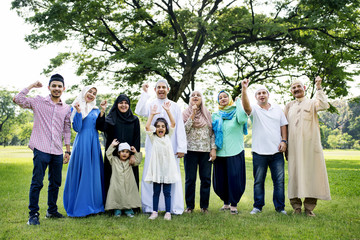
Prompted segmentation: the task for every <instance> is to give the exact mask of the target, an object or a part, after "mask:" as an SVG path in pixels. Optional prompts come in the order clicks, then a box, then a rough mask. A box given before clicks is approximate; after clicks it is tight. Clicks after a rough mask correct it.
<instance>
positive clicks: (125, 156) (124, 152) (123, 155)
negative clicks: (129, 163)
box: [118, 149, 130, 161]
mask: <svg viewBox="0 0 360 240" xmlns="http://www.w3.org/2000/svg"><path fill="white" fill-rule="evenodd" d="M118 154H119V158H120V159H121V160H123V161H125V160H127V159H128V158H129V157H130V151H129V150H127V149H124V150H121V151H120V152H118Z"/></svg>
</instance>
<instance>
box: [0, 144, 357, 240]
mask: <svg viewBox="0 0 360 240" xmlns="http://www.w3.org/2000/svg"><path fill="white" fill-rule="evenodd" d="M325 158H326V164H327V169H328V175H329V182H330V190H331V196H332V200H331V201H319V202H318V206H317V207H316V208H315V211H314V212H315V213H316V215H317V216H316V217H315V218H309V217H306V216H293V215H291V212H292V210H291V207H290V204H289V201H288V199H286V203H285V204H286V207H285V210H286V211H287V212H288V213H289V215H288V216H284V215H280V214H278V213H276V212H275V210H274V207H273V204H272V182H271V176H270V173H268V176H267V180H266V199H265V203H266V205H265V207H264V208H263V212H262V213H260V214H257V215H255V216H253V215H250V214H249V212H250V211H251V209H252V204H253V182H254V181H253V177H252V162H251V155H250V150H249V149H246V168H247V172H246V174H247V183H246V191H245V193H244V195H243V197H242V199H241V201H240V203H239V205H238V210H239V214H238V215H236V216H233V215H230V214H229V213H228V212H219V208H220V207H221V206H222V202H221V200H220V199H219V198H218V197H217V196H216V195H215V193H214V192H213V191H212V192H211V195H210V206H209V211H210V212H209V214H207V215H204V214H202V213H200V210H199V194H198V193H199V183H198V184H197V195H196V210H195V212H194V213H192V214H183V215H181V216H173V219H172V221H170V222H169V221H165V220H163V218H162V215H163V214H161V217H159V218H158V219H156V220H154V221H150V220H148V219H147V218H148V215H143V214H139V215H136V216H135V218H132V219H128V218H126V217H120V218H115V217H112V216H110V215H107V214H102V215H97V216H91V217H86V218H64V219H58V220H52V219H45V218H44V217H45V214H46V209H47V204H46V202H47V184H48V181H47V177H45V179H44V188H43V189H42V191H41V194H40V202H39V205H40V222H41V225H40V226H28V225H26V222H27V220H28V208H27V206H28V193H29V187H30V182H31V175H32V152H31V150H29V149H28V148H26V147H6V148H3V147H1V148H0V239H360V210H359V209H360V151H340V150H336V151H325ZM181 168H182V177H183V178H184V172H183V169H184V168H183V165H181ZM286 169H287V166H286ZM66 171H67V165H65V166H64V168H63V185H64V183H65V177H66ZM140 171H141V172H142V168H141V170H140ZM46 176H47V175H46ZM285 183H286V184H285V187H286V194H285V196H287V170H286V182H285ZM63 185H62V186H61V188H60V193H59V199H58V207H59V211H60V212H61V213H63V214H65V210H64V207H63V202H62V193H63V189H64V186H63ZM183 187H184V185H183ZM286 198H287V197H286Z"/></svg>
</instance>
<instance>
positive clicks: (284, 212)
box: [279, 210, 287, 215]
mask: <svg viewBox="0 0 360 240" xmlns="http://www.w3.org/2000/svg"><path fill="white" fill-rule="evenodd" d="M279 213H281V214H284V215H287V212H286V211H285V210H281V211H280V212H279Z"/></svg>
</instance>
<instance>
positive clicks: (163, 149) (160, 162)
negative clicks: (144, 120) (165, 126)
mask: <svg viewBox="0 0 360 240" xmlns="http://www.w3.org/2000/svg"><path fill="white" fill-rule="evenodd" d="M154 132H155V127H154V126H151V127H150V131H146V134H148V136H149V138H150V141H151V144H152V149H151V158H150V162H149V168H148V171H147V174H146V177H145V182H149V183H152V182H156V183H175V182H177V181H179V180H180V174H179V172H178V171H177V163H176V160H175V156H174V150H173V148H172V144H171V140H170V137H171V135H172V134H173V133H174V128H171V127H170V129H169V134H166V135H165V136H164V137H162V138H159V137H158V136H157V135H156V134H154Z"/></svg>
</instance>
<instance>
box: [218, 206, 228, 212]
mask: <svg viewBox="0 0 360 240" xmlns="http://www.w3.org/2000/svg"><path fill="white" fill-rule="evenodd" d="M228 210H230V206H229V205H224V206H222V208H220V211H228Z"/></svg>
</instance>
